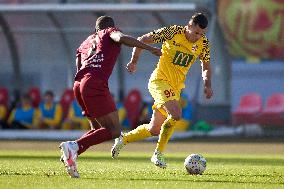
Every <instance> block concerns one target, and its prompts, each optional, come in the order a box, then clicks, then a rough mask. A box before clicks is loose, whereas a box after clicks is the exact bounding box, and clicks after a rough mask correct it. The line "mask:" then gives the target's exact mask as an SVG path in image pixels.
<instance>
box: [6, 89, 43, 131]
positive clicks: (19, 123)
mask: <svg viewBox="0 0 284 189" xmlns="http://www.w3.org/2000/svg"><path fill="white" fill-rule="evenodd" d="M38 120H39V110H38V109H37V108H34V107H32V102H31V97H30V96H29V95H28V94H24V95H23V96H22V97H21V105H20V107H16V108H14V109H13V110H12V112H11V114H10V116H9V119H8V124H9V125H10V127H11V128H13V129H32V128H37V127H38Z"/></svg>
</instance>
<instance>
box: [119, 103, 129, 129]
mask: <svg viewBox="0 0 284 189" xmlns="http://www.w3.org/2000/svg"><path fill="white" fill-rule="evenodd" d="M116 108H117V112H118V118H119V123H120V125H122V127H123V128H124V129H129V128H130V124H129V120H128V118H127V112H126V109H125V107H124V105H123V103H122V102H119V101H118V102H116Z"/></svg>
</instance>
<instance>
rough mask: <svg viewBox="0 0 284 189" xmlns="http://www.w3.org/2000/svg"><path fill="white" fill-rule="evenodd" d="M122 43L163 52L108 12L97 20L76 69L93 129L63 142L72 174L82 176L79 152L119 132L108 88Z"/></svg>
mask: <svg viewBox="0 0 284 189" xmlns="http://www.w3.org/2000/svg"><path fill="white" fill-rule="evenodd" d="M121 44H124V45H127V46H130V47H138V48H142V49H146V50H148V51H150V52H151V53H152V54H154V55H157V56H160V55H161V50H160V49H159V48H155V47H152V46H149V45H147V44H144V43H142V42H140V41H138V40H136V39H135V38H133V37H131V36H128V35H125V34H123V33H122V32H121V31H120V30H119V29H118V28H116V27H115V26H114V21H113V19H112V18H111V17H109V16H101V17H99V18H98V19H97V21H96V32H95V33H94V34H92V35H90V36H89V37H88V38H87V39H86V40H85V41H84V42H83V43H82V44H81V45H80V47H79V48H78V49H77V55H76V57H77V58H76V65H77V73H76V76H75V82H74V87H73V91H74V94H75V97H76V99H77V101H78V103H79V104H80V106H81V108H82V110H83V112H82V113H83V114H84V115H85V116H86V117H87V118H88V119H89V121H90V124H91V130H90V131H88V132H87V133H85V134H84V135H83V136H82V137H81V138H79V139H78V140H76V141H67V142H62V143H61V144H60V146H59V147H60V148H61V152H62V156H61V161H62V162H63V163H64V164H65V167H66V170H67V173H68V174H69V175H70V177H73V178H76V177H79V174H78V172H77V166H76V159H77V156H78V155H80V154H82V153H83V152H84V151H86V150H87V149H88V148H89V147H90V146H92V145H96V144H99V143H102V142H104V141H108V140H111V139H114V138H117V137H119V136H120V133H121V126H120V124H119V118H118V112H117V110H116V106H115V102H114V100H113V98H112V95H111V93H110V91H109V88H108V79H109V77H110V75H111V73H112V70H113V67H114V65H115V62H116V60H117V57H118V55H119V53H120V48H121Z"/></svg>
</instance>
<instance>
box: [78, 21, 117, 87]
mask: <svg viewBox="0 0 284 189" xmlns="http://www.w3.org/2000/svg"><path fill="white" fill-rule="evenodd" d="M115 31H119V30H118V29H117V28H112V27H111V28H107V29H104V30H100V31H98V32H96V33H94V34H92V35H90V36H89V37H88V38H87V39H86V40H85V41H84V42H83V43H82V44H81V45H80V47H79V48H78V49H77V55H76V56H77V57H78V56H81V64H82V66H81V68H80V70H79V71H78V72H77V73H76V76H75V80H80V79H81V78H82V76H84V75H85V74H86V73H91V74H94V75H95V77H96V78H98V79H101V80H104V81H108V79H109V77H110V75H111V73H112V70H113V67H114V65H115V62H116V59H117V57H118V55H119V53H120V48H121V47H120V46H121V44H120V43H117V42H114V41H113V40H112V39H111V38H110V34H111V33H112V32H115Z"/></svg>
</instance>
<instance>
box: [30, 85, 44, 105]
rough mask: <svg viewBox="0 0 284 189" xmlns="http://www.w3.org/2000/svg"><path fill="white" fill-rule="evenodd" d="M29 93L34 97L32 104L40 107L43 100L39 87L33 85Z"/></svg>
mask: <svg viewBox="0 0 284 189" xmlns="http://www.w3.org/2000/svg"><path fill="white" fill-rule="evenodd" d="M28 94H29V95H30V97H31V99H32V105H33V107H38V106H39V103H40V102H41V94H40V90H39V88H38V87H31V88H29V90H28Z"/></svg>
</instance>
